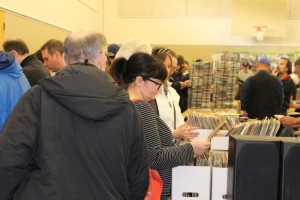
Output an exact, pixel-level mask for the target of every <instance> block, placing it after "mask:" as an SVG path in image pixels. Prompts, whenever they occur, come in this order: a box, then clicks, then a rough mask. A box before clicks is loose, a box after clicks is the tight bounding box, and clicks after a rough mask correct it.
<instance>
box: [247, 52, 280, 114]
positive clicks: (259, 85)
mask: <svg viewBox="0 0 300 200" xmlns="http://www.w3.org/2000/svg"><path fill="white" fill-rule="evenodd" d="M270 66H271V62H270V60H269V59H268V58H266V57H262V58H260V59H259V60H258V62H257V65H256V67H257V69H258V72H257V73H256V74H255V75H254V76H251V77H249V78H248V79H246V81H245V83H244V86H243V93H242V99H241V101H242V110H244V111H247V113H248V117H249V118H252V119H253V118H258V119H263V118H265V117H272V116H274V115H275V114H281V109H282V104H283V86H282V82H281V80H279V79H278V78H277V77H275V76H273V75H271V74H270V73H269V69H270Z"/></svg>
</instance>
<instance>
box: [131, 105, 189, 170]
mask: <svg viewBox="0 0 300 200" xmlns="http://www.w3.org/2000/svg"><path fill="white" fill-rule="evenodd" d="M135 105H136V107H137V109H138V110H139V112H140V115H141V119H142V124H143V128H144V133H145V140H146V145H147V149H148V160H149V165H150V167H151V168H153V169H156V170H162V169H168V168H173V167H176V166H179V165H184V164H187V163H188V162H191V161H192V160H193V157H194V152H193V147H192V145H191V144H190V143H187V144H184V145H181V146H173V144H172V133H171V130H170V129H169V128H168V126H167V125H166V124H164V122H163V121H162V120H160V118H159V117H158V116H157V115H155V113H154V111H153V110H152V109H151V107H150V105H149V104H148V103H147V102H144V101H138V102H135ZM162 143H168V145H167V146H163V145H162Z"/></svg>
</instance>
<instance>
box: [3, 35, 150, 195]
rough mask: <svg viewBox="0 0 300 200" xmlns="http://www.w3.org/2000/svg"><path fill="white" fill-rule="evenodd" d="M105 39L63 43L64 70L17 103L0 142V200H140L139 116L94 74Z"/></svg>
mask: <svg viewBox="0 0 300 200" xmlns="http://www.w3.org/2000/svg"><path fill="white" fill-rule="evenodd" d="M105 44H106V39H105V37H104V36H103V35H102V34H100V33H95V32H93V31H90V30H81V31H78V32H74V33H71V34H70V35H69V36H68V37H67V38H66V39H65V42H64V50H65V61H66V63H67V65H68V66H67V67H65V68H64V69H62V70H61V71H59V72H58V73H56V75H55V76H54V77H51V78H46V79H43V80H41V81H40V82H39V85H38V86H36V87H33V88H32V89H31V90H29V92H27V93H26V94H25V95H24V96H23V97H22V99H21V100H20V101H19V103H18V104H17V106H16V107H15V109H14V111H13V112H12V114H11V116H10V117H9V119H8V120H7V122H6V124H5V125H4V127H3V132H2V135H1V136H0V199H14V200H18V199H23V200H33V199H37V200H38V199H49V200H65V199H77V200H93V199H95V200H96V199H105V200H106V199H144V197H145V194H146V191H147V188H148V183H149V174H148V170H149V166H148V163H147V152H146V147H145V142H144V133H143V129H142V126H141V121H140V117H139V115H138V114H137V112H136V110H135V107H134V105H133V104H132V103H131V102H130V100H129V97H128V94H127V92H126V91H125V90H123V89H121V88H120V87H119V86H117V85H116V84H114V82H113V80H112V78H111V77H110V76H109V75H107V74H106V73H104V72H103V71H101V70H99V68H103V67H104V66H105V61H106V57H105Z"/></svg>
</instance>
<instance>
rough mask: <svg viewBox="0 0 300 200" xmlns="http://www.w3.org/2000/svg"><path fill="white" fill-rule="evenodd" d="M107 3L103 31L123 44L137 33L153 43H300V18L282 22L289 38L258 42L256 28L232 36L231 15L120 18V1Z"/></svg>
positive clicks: (113, 39) (288, 44)
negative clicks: (244, 34)
mask: <svg viewBox="0 0 300 200" xmlns="http://www.w3.org/2000/svg"><path fill="white" fill-rule="evenodd" d="M104 4H105V13H104V33H105V35H106V36H107V37H108V39H109V41H112V42H115V43H121V42H122V41H124V40H126V39H127V38H129V37H133V36H134V37H140V38H143V39H146V40H148V41H149V42H150V43H153V44H176V45H232V46H235V45H237V46H247V45H257V46H260V45H261V46H266V45H268V46H280V45H283V46H298V45H300V26H299V24H300V20H299V19H289V20H286V23H285V24H282V27H283V28H286V30H287V31H286V37H277V38H275V37H270V38H265V40H264V41H257V40H256V38H255V37H254V36H255V32H254V31H253V36H252V37H247V36H244V37H243V36H232V35H231V19H230V18H227V19H222V18H219V19H218V18H199V17H178V18H176V17H138V18H133V17H119V16H118V0H104ZM137 6H138V5H137ZM128 9H130V8H128ZM254 15H255V13H254ZM241 28H242V27H241Z"/></svg>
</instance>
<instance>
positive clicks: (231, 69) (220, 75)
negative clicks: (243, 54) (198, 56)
mask: <svg viewBox="0 0 300 200" xmlns="http://www.w3.org/2000/svg"><path fill="white" fill-rule="evenodd" d="M215 67H216V69H215V73H214V74H215V78H214V92H213V108H233V107H234V106H235V104H234V95H235V82H236V76H237V73H238V71H239V69H240V62H231V61H227V62H226V61H220V62H216V65H215Z"/></svg>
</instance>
